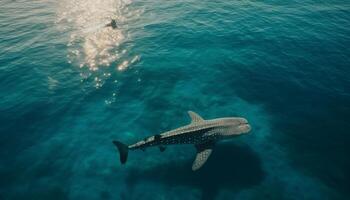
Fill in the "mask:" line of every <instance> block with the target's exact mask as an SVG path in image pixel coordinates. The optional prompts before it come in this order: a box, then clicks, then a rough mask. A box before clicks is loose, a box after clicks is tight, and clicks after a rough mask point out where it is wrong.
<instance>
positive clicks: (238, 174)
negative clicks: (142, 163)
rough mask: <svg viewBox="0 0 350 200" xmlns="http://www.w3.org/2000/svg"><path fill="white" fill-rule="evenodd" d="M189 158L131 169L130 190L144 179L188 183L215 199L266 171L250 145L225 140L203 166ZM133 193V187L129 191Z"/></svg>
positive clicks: (207, 198) (205, 199) (251, 182)
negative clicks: (193, 168) (193, 164)
mask: <svg viewBox="0 0 350 200" xmlns="http://www.w3.org/2000/svg"><path fill="white" fill-rule="evenodd" d="M191 162H192V160H191V159H189V160H187V161H185V162H176V161H173V162H169V163H167V164H162V165H159V166H157V167H155V168H152V169H149V170H140V168H135V169H131V170H130V171H129V173H128V176H127V180H126V182H127V184H128V188H129V189H130V190H133V186H135V184H137V183H138V182H141V183H142V181H153V182H160V183H162V184H165V185H168V186H181V185H186V186H190V187H195V188H199V189H200V190H201V191H202V198H201V199H202V200H213V199H215V197H216V195H217V193H218V192H219V190H220V189H221V188H222V189H229V190H231V191H238V190H240V189H244V188H249V187H252V186H254V185H257V184H259V183H260V182H261V181H262V180H263V178H264V176H265V174H264V172H263V170H262V166H261V162H260V158H259V157H258V155H257V154H256V153H254V152H253V151H252V150H251V149H250V148H249V147H247V146H237V145H232V144H222V145H219V146H217V150H216V152H215V153H214V154H213V155H212V158H211V160H210V161H209V162H208V163H207V165H205V166H203V168H202V169H200V170H198V171H196V172H193V171H191V170H190V169H188V164H189V163H191ZM127 193H128V194H133V191H128V192H127Z"/></svg>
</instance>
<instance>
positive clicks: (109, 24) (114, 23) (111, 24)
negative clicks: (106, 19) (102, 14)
mask: <svg viewBox="0 0 350 200" xmlns="http://www.w3.org/2000/svg"><path fill="white" fill-rule="evenodd" d="M109 26H110V27H112V28H113V29H116V28H118V26H117V21H116V20H115V19H112V21H111V22H110V23H108V24H106V27H109Z"/></svg>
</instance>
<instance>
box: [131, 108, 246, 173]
mask: <svg viewBox="0 0 350 200" xmlns="http://www.w3.org/2000/svg"><path fill="white" fill-rule="evenodd" d="M188 113H189V115H190V117H191V119H192V121H191V123H190V124H189V125H186V126H183V127H180V128H177V129H174V130H171V131H167V132H164V133H162V134H159V135H155V136H151V137H148V138H145V139H144V140H141V141H139V142H137V143H135V144H132V145H129V146H128V149H129V150H136V149H142V150H144V149H146V148H148V147H153V146H161V147H162V148H164V146H165V145H175V144H194V145H195V146H196V148H197V156H196V159H195V161H194V163H193V166H192V170H197V169H199V168H200V167H201V166H202V165H203V164H204V163H205V162H206V160H207V159H208V158H209V156H210V154H211V152H212V147H213V146H214V144H215V143H216V142H217V141H219V140H222V139H228V138H231V137H234V136H239V135H242V134H243V133H247V132H249V131H250V126H249V124H248V121H247V120H246V119H244V118H240V117H230V118H217V119H212V120H204V119H203V118H202V117H200V116H199V115H198V114H196V113H194V112H192V111H189V112H188Z"/></svg>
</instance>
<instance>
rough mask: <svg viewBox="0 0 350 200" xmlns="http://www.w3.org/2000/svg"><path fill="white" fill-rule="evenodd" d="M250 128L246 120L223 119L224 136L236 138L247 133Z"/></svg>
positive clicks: (237, 118)
mask: <svg viewBox="0 0 350 200" xmlns="http://www.w3.org/2000/svg"><path fill="white" fill-rule="evenodd" d="M250 130H251V127H250V125H249V123H248V120H246V119H244V118H241V117H230V118H226V119H225V129H224V130H223V135H224V136H237V135H242V134H245V133H248V132H249V131H250Z"/></svg>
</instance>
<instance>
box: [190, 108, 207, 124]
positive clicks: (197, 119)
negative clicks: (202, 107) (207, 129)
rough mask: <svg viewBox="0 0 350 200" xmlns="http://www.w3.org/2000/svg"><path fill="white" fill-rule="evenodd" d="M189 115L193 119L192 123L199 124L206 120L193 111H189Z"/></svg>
mask: <svg viewBox="0 0 350 200" xmlns="http://www.w3.org/2000/svg"><path fill="white" fill-rule="evenodd" d="M188 114H189V115H190V117H191V120H192V121H191V123H198V122H201V121H204V119H203V118H202V117H201V116H199V115H198V114H197V113H195V112H193V111H188Z"/></svg>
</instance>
